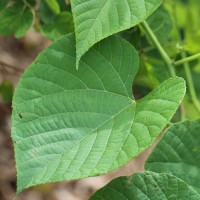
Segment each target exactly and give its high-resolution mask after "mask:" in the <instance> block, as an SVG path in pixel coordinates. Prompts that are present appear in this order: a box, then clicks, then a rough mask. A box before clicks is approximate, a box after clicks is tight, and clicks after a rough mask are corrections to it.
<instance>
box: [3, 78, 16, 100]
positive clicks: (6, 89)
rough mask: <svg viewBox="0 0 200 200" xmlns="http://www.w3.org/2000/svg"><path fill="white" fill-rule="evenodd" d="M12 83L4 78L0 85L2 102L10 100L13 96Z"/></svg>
mask: <svg viewBox="0 0 200 200" xmlns="http://www.w3.org/2000/svg"><path fill="white" fill-rule="evenodd" d="M13 90H14V89H13V84H12V83H11V82H10V81H8V80H5V81H3V82H2V83H1V85H0V95H1V96H2V99H3V101H4V102H11V100H12V96H13Z"/></svg>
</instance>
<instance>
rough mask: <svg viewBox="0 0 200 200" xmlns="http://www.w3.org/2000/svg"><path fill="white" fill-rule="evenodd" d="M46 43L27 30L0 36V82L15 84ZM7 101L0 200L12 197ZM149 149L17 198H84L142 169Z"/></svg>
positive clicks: (0, 113)
mask: <svg viewBox="0 0 200 200" xmlns="http://www.w3.org/2000/svg"><path fill="white" fill-rule="evenodd" d="M49 44H50V41H48V40H46V39H45V38H43V37H42V36H41V35H40V34H37V33H35V32H34V31H30V32H29V33H28V34H27V35H26V36H25V37H24V38H23V39H21V40H16V39H14V38H12V37H8V38H2V37H0V83H1V82H2V81H3V80H10V81H12V82H13V84H14V85H16V84H17V82H18V80H19V77H20V75H21V74H22V72H23V70H24V69H25V68H26V67H27V66H28V65H29V64H30V63H31V62H32V61H33V60H34V58H35V57H36V56H37V54H38V53H39V52H40V51H42V49H44V48H45V47H47V46H48V45H49ZM10 116H11V104H9V103H8V104H5V103H2V101H1V99H0V200H12V199H13V198H14V196H15V191H16V171H15V161H14V152H13V151H14V150H13V145H12V141H11V137H10V133H11V130H10ZM149 152H150V149H149V150H147V151H146V152H144V153H143V154H142V155H140V156H139V157H138V158H136V159H135V160H133V161H131V162H130V163H128V164H127V165H125V166H124V167H122V168H120V169H119V170H117V171H114V172H111V173H109V174H107V175H103V176H100V177H94V178H86V179H82V180H78V181H71V182H65V183H56V184H47V185H43V186H37V187H35V188H31V189H28V190H26V191H24V192H22V193H21V194H20V195H19V196H18V197H17V200H47V199H48V200H86V199H88V198H89V196H90V195H91V194H92V193H94V192H95V191H96V190H97V189H99V188H101V187H103V186H104V185H106V184H107V183H108V182H110V180H112V179H113V178H115V177H118V176H123V175H131V174H133V173H134V172H137V171H141V170H143V166H144V162H145V160H146V157H147V155H148V154H149Z"/></svg>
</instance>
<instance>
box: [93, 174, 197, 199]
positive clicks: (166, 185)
mask: <svg viewBox="0 0 200 200" xmlns="http://www.w3.org/2000/svg"><path fill="white" fill-rule="evenodd" d="M199 198H200V196H199V195H198V194H197V193H196V191H195V190H193V189H192V188H191V187H190V186H188V185H187V184H186V183H185V182H183V181H182V180H181V179H179V178H177V177H175V176H172V175H169V174H164V173H163V174H157V173H154V172H141V173H136V174H134V175H133V176H131V177H120V178H117V179H115V180H113V181H112V182H110V183H109V184H108V185H107V186H105V187H104V188H102V189H100V190H99V191H97V192H96V193H95V194H94V196H92V197H91V198H90V199H91V200H100V199H104V200H114V199H119V200H127V199H134V200H140V199H144V200H154V199H157V200H165V199H166V200H168V199H177V200H187V199H191V200H197V199H199Z"/></svg>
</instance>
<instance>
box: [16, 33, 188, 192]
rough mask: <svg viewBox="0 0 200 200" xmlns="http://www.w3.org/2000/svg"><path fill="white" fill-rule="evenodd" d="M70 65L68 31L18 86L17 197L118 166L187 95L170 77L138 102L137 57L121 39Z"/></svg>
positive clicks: (145, 144)
mask: <svg viewBox="0 0 200 200" xmlns="http://www.w3.org/2000/svg"><path fill="white" fill-rule="evenodd" d="M75 65H76V50H75V37H74V35H73V34H72V35H68V36H66V37H63V38H62V39H60V40H57V41H56V42H55V43H54V44H53V45H51V46H50V47H49V48H47V49H46V50H45V51H44V52H42V53H41V54H40V55H39V56H38V58H37V59H36V60H35V62H33V63H32V64H31V66H29V67H28V68H27V70H26V71H25V73H24V75H23V76H22V77H21V79H20V81H19V84H18V86H17V88H16V92H15V95H14V98H13V114H12V138H13V142H14V148H15V158H16V167H17V177H18V189H17V191H18V193H19V192H20V191H22V190H23V189H24V188H27V187H30V186H33V185H36V184H42V183H47V182H55V181H64V180H72V179H79V178H83V177H89V176H96V175H100V174H103V173H107V172H108V171H111V170H114V169H117V168H119V167H120V166H122V165H124V164H125V163H127V162H128V161H130V160H131V159H132V158H133V157H135V156H137V155H138V154H139V153H141V152H142V151H144V150H145V149H146V148H147V147H148V146H149V145H150V144H151V143H152V142H153V141H154V139H155V138H156V137H157V136H158V135H159V133H160V132H161V131H162V129H163V128H164V127H165V126H166V124H167V123H168V121H169V120H170V119H171V117H172V116H173V114H174V113H175V111H176V109H177V108H178V106H179V103H180V102H181V100H182V98H183V96H184V94H185V82H184V80H183V79H182V78H178V77H175V78H171V79H169V80H167V81H165V82H164V83H162V84H161V85H160V86H159V87H158V88H156V89H155V90H154V91H153V92H152V93H150V94H149V95H148V96H146V97H145V98H143V99H142V100H139V101H137V102H136V101H135V100H134V97H133V95H132V81H133V78H134V76H135V75H136V73H137V70H138V65H139V63H138V56H137V53H136V51H135V49H134V48H133V46H132V45H130V44H129V43H127V42H126V41H124V40H122V39H120V38H119V37H115V36H114V37H110V38H108V39H106V40H103V41H102V42H100V43H98V44H96V45H95V46H94V47H93V48H91V49H90V51H88V52H87V54H85V55H84V56H83V57H82V59H81V62H80V69H79V70H78V71H77V70H76V69H75Z"/></svg>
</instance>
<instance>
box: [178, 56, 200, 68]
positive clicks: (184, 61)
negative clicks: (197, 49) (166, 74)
mask: <svg viewBox="0 0 200 200" xmlns="http://www.w3.org/2000/svg"><path fill="white" fill-rule="evenodd" d="M199 58H200V53H197V54H195V55H192V56H189V57H186V56H184V58H183V59H181V60H178V61H175V62H174V65H175V66H179V65H182V64H184V63H188V62H190V61H193V60H196V59H199Z"/></svg>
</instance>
